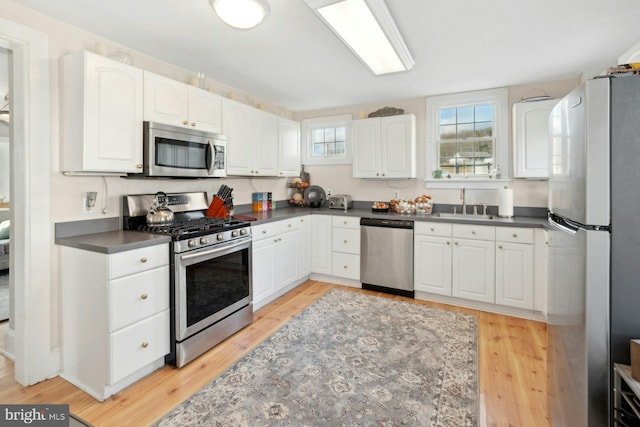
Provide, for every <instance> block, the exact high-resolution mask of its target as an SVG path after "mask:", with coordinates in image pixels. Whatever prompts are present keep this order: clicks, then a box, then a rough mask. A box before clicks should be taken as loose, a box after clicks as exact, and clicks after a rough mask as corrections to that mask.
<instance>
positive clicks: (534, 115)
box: [513, 99, 558, 178]
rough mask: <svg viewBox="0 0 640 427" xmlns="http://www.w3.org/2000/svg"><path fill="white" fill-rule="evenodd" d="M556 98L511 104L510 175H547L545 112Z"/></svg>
mask: <svg viewBox="0 0 640 427" xmlns="http://www.w3.org/2000/svg"><path fill="white" fill-rule="evenodd" d="M557 103H558V100H557V99H550V100H547V101H536V102H519V103H516V104H513V142H514V148H513V157H514V159H513V160H514V162H513V175H514V177H515V178H548V177H549V157H548V155H549V154H548V153H549V145H550V137H549V113H550V112H551V110H552V109H553V107H554V106H555V105H556V104H557Z"/></svg>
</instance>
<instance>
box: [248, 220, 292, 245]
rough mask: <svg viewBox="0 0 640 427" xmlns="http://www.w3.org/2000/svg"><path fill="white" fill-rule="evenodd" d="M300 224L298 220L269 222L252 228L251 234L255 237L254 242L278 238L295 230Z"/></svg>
mask: <svg viewBox="0 0 640 427" xmlns="http://www.w3.org/2000/svg"><path fill="white" fill-rule="evenodd" d="M299 224H300V220H299V219H298V218H290V219H286V220H283V221H275V222H269V223H266V224H260V225H255V226H253V227H251V234H252V236H253V240H261V239H265V238H267V237H273V236H276V235H278V234H281V233H284V232H286V231H290V230H295V229H297V228H298V227H299Z"/></svg>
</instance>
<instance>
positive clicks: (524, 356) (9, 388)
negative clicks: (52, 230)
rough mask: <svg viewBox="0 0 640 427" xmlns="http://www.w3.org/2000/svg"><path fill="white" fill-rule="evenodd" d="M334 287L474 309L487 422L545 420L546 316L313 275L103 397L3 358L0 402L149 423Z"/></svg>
mask: <svg viewBox="0 0 640 427" xmlns="http://www.w3.org/2000/svg"><path fill="white" fill-rule="evenodd" d="M333 288H339V289H343V290H346V291H350V292H360V293H367V294H371V295H377V296H381V297H384V298H391V299H396V300H400V301H407V302H411V303H414V304H422V305H427V306H431V307H438V308H442V309H445V310H455V311H459V312H463V313H469V314H474V315H476V316H477V317H478V369H479V375H478V376H479V390H480V393H481V394H482V395H483V400H484V404H485V408H484V413H485V414H486V425H487V426H518V427H527V426H531V427H539V426H548V425H549V423H548V420H547V403H546V345H547V338H546V325H545V324H544V323H541V322H534V321H529V320H524V319H518V318H515V317H508V316H502V315H498V314H492V313H486V312H482V311H477V310H472V309H467V308H462V307H454V306H450V305H446V304H441V303H435V302H429V301H421V300H413V299H410V298H405V297H400V296H395V295H388V294H383V293H379V292H372V291H365V290H362V289H357V288H352V287H345V286H339V285H333V284H329V283H323V282H318V281H313V280H309V281H307V282H305V283H303V284H302V285H300V286H298V287H297V288H295V289H294V290H292V291H290V292H289V293H287V294H286V295H284V296H282V297H281V298H278V299H277V300H275V301H273V302H272V303H270V304H268V305H266V306H265V307H263V308H262V309H260V310H259V311H258V312H256V313H255V315H254V322H253V323H252V324H251V325H249V326H248V327H246V328H244V329H243V330H242V331H240V332H238V333H237V334H235V335H233V336H232V337H230V338H228V339H227V340H225V341H224V342H222V343H221V344H220V345H218V346H216V347H215V348H213V349H211V350H210V351H208V352H207V353H205V354H204V355H202V356H201V357H199V358H198V359H196V360H195V361H193V362H192V363H190V364H188V365H187V366H185V367H183V368H181V369H176V368H174V367H170V366H164V367H163V368H161V369H159V370H158V371H156V372H154V373H152V374H151V375H149V376H147V377H146V378H144V379H142V380H141V381H138V382H137V383H135V384H133V385H131V386H130V387H128V388H126V389H125V390H123V391H121V392H120V393H118V394H116V395H114V396H112V397H111V398H109V399H107V400H106V401H105V402H102V403H100V402H98V401H96V400H95V399H93V398H92V397H90V396H89V395H87V394H86V393H84V392H83V391H81V390H79V389H78V388H77V387H75V386H73V385H72V384H70V383H68V382H66V381H65V380H63V379H62V378H60V377H56V378H52V379H50V380H47V381H43V382H41V383H39V384H36V385H34V386H31V387H26V388H25V387H22V386H20V385H19V384H18V383H16V382H15V380H14V379H13V376H14V367H13V362H11V361H8V360H6V359H5V358H3V357H0V359H4V360H0V402H2V403H68V404H69V405H70V409H71V412H73V413H74V414H77V415H78V416H80V417H82V418H84V419H85V420H87V421H89V422H90V423H92V424H94V425H95V426H99V427H102V426H123V425H135V426H143V425H149V424H151V423H153V422H154V421H156V420H158V419H159V418H161V417H162V416H163V415H165V414H166V413H167V412H169V411H170V410H171V409H173V408H174V407H175V406H176V405H178V404H180V402H182V401H183V400H185V399H187V398H188V397H189V396H191V395H192V394H193V393H195V392H197V391H198V390H199V389H200V388H202V387H204V386H205V385H206V384H207V383H208V382H209V381H211V380H212V379H213V378H215V377H216V376H218V375H219V374H220V373H222V372H224V370H226V369H227V368H228V367H230V366H231V365H233V363H235V362H236V361H237V360H239V359H240V358H241V357H242V356H243V355H245V354H246V353H247V352H249V351H251V349H253V348H254V347H255V346H257V345H258V344H260V343H261V342H262V341H264V340H265V339H266V338H268V337H269V336H271V335H272V334H273V333H274V332H275V331H277V330H278V329H279V328H280V327H282V325H284V324H285V323H286V322H288V321H289V320H290V319H291V318H293V317H294V316H296V315H297V314H298V313H300V312H301V311H302V310H304V309H305V308H306V307H307V306H309V305H310V304H312V303H313V302H314V301H316V300H317V299H318V298H320V297H321V296H322V295H324V294H325V293H327V292H329V290H331V289H333ZM6 323H7V322H4V324H0V335H4V329H5V328H6V327H7V325H6ZM479 425H484V423H483V422H480V423H479Z"/></svg>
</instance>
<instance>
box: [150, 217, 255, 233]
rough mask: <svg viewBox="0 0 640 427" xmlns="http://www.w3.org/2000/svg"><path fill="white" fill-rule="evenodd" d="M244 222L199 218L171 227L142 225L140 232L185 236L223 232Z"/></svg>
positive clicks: (174, 224)
mask: <svg viewBox="0 0 640 427" xmlns="http://www.w3.org/2000/svg"><path fill="white" fill-rule="evenodd" d="M240 223H242V221H237V220H233V219H223V218H197V219H190V220H185V221H178V222H174V223H173V224H171V225H146V224H143V225H140V226H139V227H138V231H146V232H148V233H156V234H168V235H171V236H184V235H189V234H194V233H200V232H203V231H211V232H215V231H222V230H225V229H227V228H229V227H232V226H234V225H237V224H240Z"/></svg>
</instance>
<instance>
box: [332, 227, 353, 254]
mask: <svg viewBox="0 0 640 427" xmlns="http://www.w3.org/2000/svg"><path fill="white" fill-rule="evenodd" d="M331 242H332V249H333V251H334V252H344V253H348V254H356V255H357V254H359V253H360V230H353V229H351V228H334V229H333V235H332V239H331Z"/></svg>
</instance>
